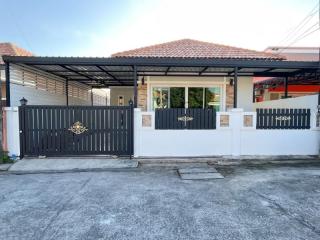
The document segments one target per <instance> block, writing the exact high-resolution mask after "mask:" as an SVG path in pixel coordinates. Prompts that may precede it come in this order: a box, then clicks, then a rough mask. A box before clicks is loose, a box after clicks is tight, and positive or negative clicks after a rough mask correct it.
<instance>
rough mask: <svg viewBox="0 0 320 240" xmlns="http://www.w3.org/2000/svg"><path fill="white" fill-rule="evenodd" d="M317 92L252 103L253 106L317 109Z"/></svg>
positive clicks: (255, 107)
mask: <svg viewBox="0 0 320 240" xmlns="http://www.w3.org/2000/svg"><path fill="white" fill-rule="evenodd" d="M317 105H318V94H315V95H309V96H303V97H296V98H286V99H279V100H272V101H263V102H256V103H254V104H253V108H254V109H257V108H310V109H317Z"/></svg>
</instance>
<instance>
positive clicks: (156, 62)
mask: <svg viewBox="0 0 320 240" xmlns="http://www.w3.org/2000/svg"><path fill="white" fill-rule="evenodd" d="M2 58H3V60H4V62H6V63H20V64H32V65H53V64H65V65H68V64H72V65H110V66H133V65H136V66H184V67H189V66H190V67H191V66H192V67H197V66H211V67H252V68H253V67H257V68H259V67H260V68H263V67H270V68H272V67H275V68H309V69H317V68H319V62H307V61H281V60H270V59H269V60H268V59H265V60H257V59H210V58H154V57H148V58H141V57H139V58H137V57H131V58H128V57H109V58H91V57H27V56H2Z"/></svg>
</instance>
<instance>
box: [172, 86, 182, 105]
mask: <svg viewBox="0 0 320 240" xmlns="http://www.w3.org/2000/svg"><path fill="white" fill-rule="evenodd" d="M184 93H185V88H184V87H172V88H170V108H184V107H185V105H184V103H185V94H184Z"/></svg>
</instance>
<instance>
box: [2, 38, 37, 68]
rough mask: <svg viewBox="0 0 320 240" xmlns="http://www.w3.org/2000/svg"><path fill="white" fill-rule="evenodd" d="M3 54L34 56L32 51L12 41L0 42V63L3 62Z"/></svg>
mask: <svg viewBox="0 0 320 240" xmlns="http://www.w3.org/2000/svg"><path fill="white" fill-rule="evenodd" d="M3 55H10V56H34V54H33V53H32V52H29V51H27V50H25V49H23V48H20V47H18V46H16V45H14V44H12V43H0V64H4V62H3V60H2V57H1V56H3Z"/></svg>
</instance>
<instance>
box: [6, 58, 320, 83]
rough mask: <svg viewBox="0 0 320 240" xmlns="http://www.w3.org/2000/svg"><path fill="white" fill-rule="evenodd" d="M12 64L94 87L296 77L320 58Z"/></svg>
mask: <svg viewBox="0 0 320 240" xmlns="http://www.w3.org/2000/svg"><path fill="white" fill-rule="evenodd" d="M3 60H4V61H5V62H6V63H8V64H10V63H13V64H17V65H23V66H29V67H32V68H35V69H38V70H41V71H45V72H47V73H51V74H53V75H56V76H59V77H62V78H64V79H66V80H68V81H76V82H81V83H84V84H87V85H89V86H92V87H96V88H102V87H109V86H133V85H134V79H135V69H136V74H137V75H138V76H185V77H188V76H197V77H207V76H233V75H234V73H235V68H237V75H238V76H239V77H240V76H266V77H294V76H301V75H303V74H309V75H312V74H314V75H315V76H317V74H318V76H319V75H320V68H319V66H320V65H319V62H297V61H281V60H256V59H209V58H141V57H139V58H126V57H113V58H87V57H82V58H75V57H24V56H3Z"/></svg>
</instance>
